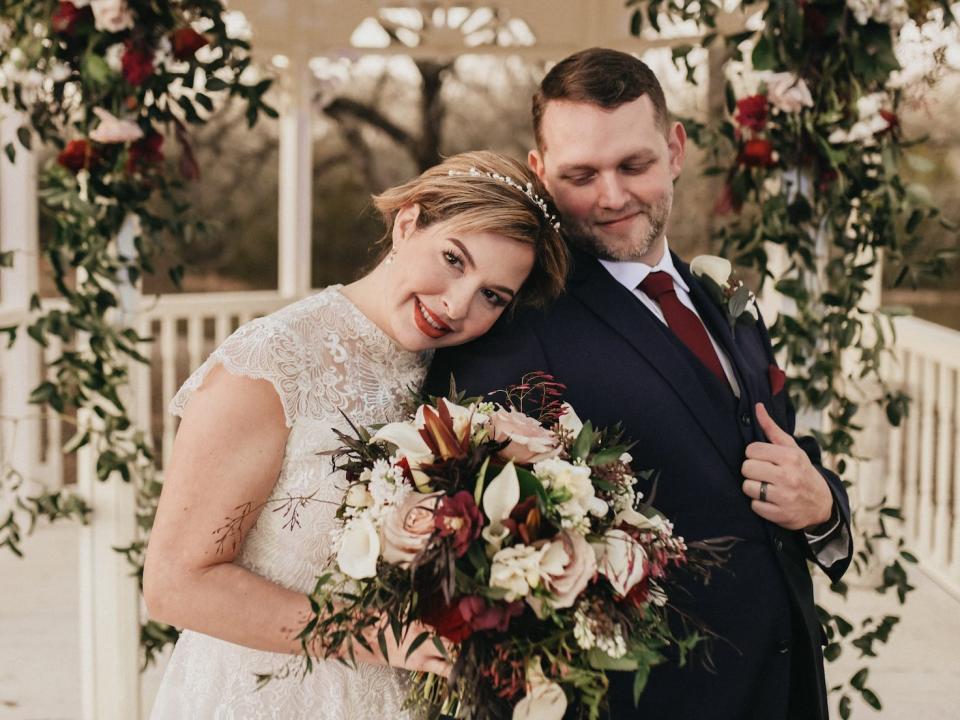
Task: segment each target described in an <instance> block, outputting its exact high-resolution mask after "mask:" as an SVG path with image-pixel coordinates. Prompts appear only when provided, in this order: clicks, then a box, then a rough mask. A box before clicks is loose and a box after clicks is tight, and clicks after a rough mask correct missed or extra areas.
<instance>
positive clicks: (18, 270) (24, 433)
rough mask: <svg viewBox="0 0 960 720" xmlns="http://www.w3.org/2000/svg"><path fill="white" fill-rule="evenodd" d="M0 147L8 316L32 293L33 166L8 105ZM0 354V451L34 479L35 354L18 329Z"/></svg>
mask: <svg viewBox="0 0 960 720" xmlns="http://www.w3.org/2000/svg"><path fill="white" fill-rule="evenodd" d="M0 116H2V126H0V147H5V146H6V144H7V143H8V142H12V143H13V144H14V146H15V147H16V148H17V151H16V159H15V162H12V163H11V162H10V159H9V158H8V157H7V155H6V153H2V157H0V251H3V252H13V253H14V255H13V267H12V268H4V269H0V307H2V308H3V309H4V310H5V311H8V312H12V313H13V314H14V315H20V314H21V313H22V314H23V316H26V314H27V313H28V312H29V309H30V298H31V297H32V296H33V294H34V293H35V292H36V291H37V284H38V272H39V271H38V266H37V256H38V243H37V162H36V158H35V157H34V155H33V153H31V152H28V151H27V150H25V149H24V148H23V147H21V146H20V144H19V142H18V141H17V140H16V132H17V128H18V127H20V122H21V120H22V117H21V116H20V114H19V113H16V112H14V111H13V110H12V109H11V108H9V107H8V106H3V107H0ZM5 324H6V323H0V325H5ZM0 347H2V351H0V376H2V387H3V391H2V392H0V422H2V426H0V430H2V432H0V439H2V441H3V443H4V447H2V448H0V452H7V453H9V455H8V456H7V457H6V458H5V459H6V461H7V462H8V463H9V464H10V466H12V467H13V468H16V469H17V470H19V471H20V472H22V473H23V474H24V476H26V477H28V478H32V477H34V476H35V471H36V470H37V467H38V465H39V460H40V454H39V453H40V422H39V419H38V418H39V414H40V412H39V408H38V407H37V406H36V405H31V404H30V402H29V398H30V392H31V391H32V390H33V388H34V387H36V386H37V383H38V382H39V381H40V363H39V360H40V351H39V348H38V347H37V344H36V343H34V342H33V340H31V339H30V338H29V337H27V334H26V329H25V328H23V327H21V328H20V332H19V333H18V336H17V342H16V344H15V345H14V346H13V347H12V348H9V349H8V348H7V347H6V338H4V339H3V340H2V345H0Z"/></svg>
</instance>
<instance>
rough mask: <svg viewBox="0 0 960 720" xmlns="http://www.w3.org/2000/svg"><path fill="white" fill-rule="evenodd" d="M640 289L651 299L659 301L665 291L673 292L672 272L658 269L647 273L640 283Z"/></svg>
mask: <svg viewBox="0 0 960 720" xmlns="http://www.w3.org/2000/svg"><path fill="white" fill-rule="evenodd" d="M640 289H641V290H642V291H643V292H645V293H646V294H647V295H648V296H649V297H650V298H651V299H653V300H656V301H657V302H659V300H660V296H661V295H663V294H664V293H668V292H673V291H674V290H673V278H672V277H671V276H670V273H666V272H663V271H661V270H658V271H657V272H652V273H650V274H649V275H647V276H646V277H645V278H644V279H643V282H642V283H640Z"/></svg>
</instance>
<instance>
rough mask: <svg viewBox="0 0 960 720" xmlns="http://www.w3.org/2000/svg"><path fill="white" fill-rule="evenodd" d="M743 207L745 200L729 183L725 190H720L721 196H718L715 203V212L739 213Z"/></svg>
mask: <svg viewBox="0 0 960 720" xmlns="http://www.w3.org/2000/svg"><path fill="white" fill-rule="evenodd" d="M742 207H743V202H742V201H741V200H740V199H739V198H738V197H737V196H736V194H735V193H734V192H733V188H732V187H730V185H729V184H726V185H724V186H723V190H721V191H720V197H718V198H717V201H716V202H715V203H714V204H713V214H714V215H729V214H730V213H735V212H737V213H738V212H740V208H742Z"/></svg>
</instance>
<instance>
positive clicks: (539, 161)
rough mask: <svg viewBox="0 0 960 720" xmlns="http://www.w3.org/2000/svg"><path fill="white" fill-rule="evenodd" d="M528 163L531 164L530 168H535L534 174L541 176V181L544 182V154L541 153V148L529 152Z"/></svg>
mask: <svg viewBox="0 0 960 720" xmlns="http://www.w3.org/2000/svg"><path fill="white" fill-rule="evenodd" d="M527 165H529V166H530V169H531V170H533V172H534V174H535V175H536V176H537V177H538V178H540V182H544V179H543V171H544V166H543V156H542V155H540V151H539V150H531V151H530V152H528V153H527Z"/></svg>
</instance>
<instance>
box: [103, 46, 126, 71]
mask: <svg viewBox="0 0 960 720" xmlns="http://www.w3.org/2000/svg"><path fill="white" fill-rule="evenodd" d="M123 53H124V47H123V43H114V44H113V45H111V46H110V47H108V48H107V51H106V52H105V53H104V54H103V59H104V60H105V61H106V63H107V67H109V68H110V69H111V70H113V71H114V72H115V73H119V72H121V71H122V70H123Z"/></svg>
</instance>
